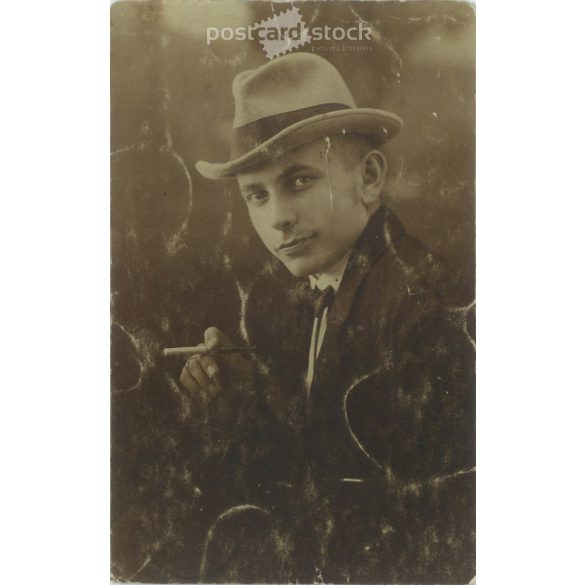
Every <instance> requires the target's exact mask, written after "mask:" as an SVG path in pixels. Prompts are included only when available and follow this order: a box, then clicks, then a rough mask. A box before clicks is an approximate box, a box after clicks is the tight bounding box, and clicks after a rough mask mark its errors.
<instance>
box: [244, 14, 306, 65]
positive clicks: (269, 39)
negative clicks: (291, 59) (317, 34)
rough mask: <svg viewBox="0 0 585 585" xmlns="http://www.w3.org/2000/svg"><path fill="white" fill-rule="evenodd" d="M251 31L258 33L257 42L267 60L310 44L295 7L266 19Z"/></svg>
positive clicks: (301, 18)
mask: <svg viewBox="0 0 585 585" xmlns="http://www.w3.org/2000/svg"><path fill="white" fill-rule="evenodd" d="M252 29H253V30H257V31H258V40H259V41H260V43H261V44H262V48H263V49H264V53H265V54H266V56H267V57H268V59H274V58H275V57H278V56H279V55H284V54H285V53H289V52H290V51H292V50H293V49H297V48H298V47H302V46H303V45H306V44H307V43H309V42H311V33H310V32H309V29H307V27H306V26H305V23H304V21H303V17H302V15H301V13H300V12H299V9H298V8H297V7H296V6H295V7H294V8H289V9H288V10H287V11H285V12H281V13H280V14H277V15H276V16H273V17H271V18H266V19H265V20H263V21H262V22H259V23H257V24H255V25H254V26H253V27H252Z"/></svg>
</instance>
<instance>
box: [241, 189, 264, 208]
mask: <svg viewBox="0 0 585 585" xmlns="http://www.w3.org/2000/svg"><path fill="white" fill-rule="evenodd" d="M266 199H268V193H266V191H253V192H252V193H247V194H246V201H247V202H248V203H249V204H250V205H260V204H262V203H264V201H266Z"/></svg>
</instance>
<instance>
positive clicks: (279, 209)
mask: <svg viewBox="0 0 585 585" xmlns="http://www.w3.org/2000/svg"><path fill="white" fill-rule="evenodd" d="M349 166H350V165H347V163H344V161H343V160H342V159H341V157H340V155H339V154H338V153H337V152H336V150H335V148H330V149H328V148H327V142H326V141H325V140H324V139H321V140H317V141H315V142H311V143H310V144H307V145H305V146H302V147H300V148H298V149H296V150H294V151H292V152H290V153H287V154H286V155H285V156H284V157H283V158H282V159H279V160H277V161H275V162H271V163H269V164H266V165H265V166H263V167H261V168H257V169H255V170H252V171H247V172H245V173H240V174H238V175H237V180H238V184H239V186H240V191H241V193H242V196H243V197H244V199H245V201H246V204H247V206H248V211H249V213H250V219H251V220H252V224H253V226H254V228H255V229H256V231H257V232H258V235H259V236H260V238H261V239H262V241H263V242H264V245H265V246H266V247H267V248H268V249H269V250H270V252H271V253H272V254H274V255H275V256H276V257H277V258H278V259H279V260H280V261H281V262H282V263H283V264H284V265H285V266H286V267H287V268H288V269H289V270H290V272H292V273H293V274H294V275H296V276H308V275H309V274H318V273H321V272H324V271H326V270H327V269H328V268H329V267H331V266H333V265H334V264H335V263H336V262H338V261H339V260H341V258H343V257H344V256H345V254H347V252H348V251H349V250H350V249H351V248H352V246H353V245H354V244H355V242H356V240H357V239H358V237H359V235H360V234H361V232H362V231H363V229H364V227H365V226H366V224H367V222H368V214H367V211H366V207H365V206H364V204H363V203H362V200H361V198H360V185H361V179H360V165H356V166H354V168H349Z"/></svg>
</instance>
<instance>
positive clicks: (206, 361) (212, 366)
mask: <svg viewBox="0 0 585 585" xmlns="http://www.w3.org/2000/svg"><path fill="white" fill-rule="evenodd" d="M199 363H200V364H201V366H202V367H203V370H204V371H205V373H206V374H207V377H208V378H209V379H210V380H212V381H214V380H216V378H217V377H218V376H219V366H218V364H217V362H216V361H215V360H214V359H213V358H212V357H210V356H208V355H200V356H199Z"/></svg>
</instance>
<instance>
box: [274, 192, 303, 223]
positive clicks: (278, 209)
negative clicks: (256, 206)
mask: <svg viewBox="0 0 585 585" xmlns="http://www.w3.org/2000/svg"><path fill="white" fill-rule="evenodd" d="M271 220H272V227H273V228H274V229H277V230H280V231H286V230H287V229H290V228H291V227H292V226H294V225H295V224H296V223H297V221H298V214H297V211H296V208H295V205H294V203H293V202H292V201H290V200H287V199H286V198H280V197H275V198H274V199H273V200H272V218H271Z"/></svg>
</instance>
